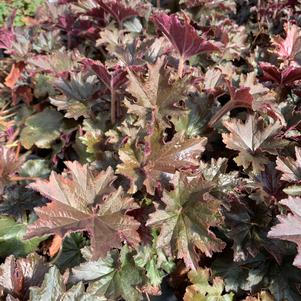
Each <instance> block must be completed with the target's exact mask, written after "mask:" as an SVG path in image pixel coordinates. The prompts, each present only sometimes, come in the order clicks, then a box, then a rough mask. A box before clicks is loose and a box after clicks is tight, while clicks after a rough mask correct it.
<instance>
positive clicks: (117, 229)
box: [26, 162, 139, 259]
mask: <svg viewBox="0 0 301 301" xmlns="http://www.w3.org/2000/svg"><path fill="white" fill-rule="evenodd" d="M65 164H66V166H67V167H68V168H69V171H68V172H67V174H65V175H58V174H57V173H55V172H52V173H51V175H50V179H49V181H43V180H38V181H37V182H36V183H33V184H31V185H30V186H31V187H32V188H33V189H35V190H37V191H39V192H40V193H41V194H42V195H44V196H45V197H47V198H49V199H50V200H51V202H50V203H48V204H47V206H45V207H41V208H37V209H35V211H36V213H37V215H38V216H39V219H38V220H37V221H36V222H35V223H33V224H31V225H29V227H28V230H27V235H26V237H27V238H31V237H34V236H41V235H46V234H57V235H59V236H61V237H62V238H64V237H65V236H66V235H67V234H68V233H70V232H79V231H88V233H89V235H90V239H91V245H92V249H93V253H94V259H97V258H98V257H103V256H105V255H106V253H107V252H108V251H109V250H110V249H111V248H119V247H121V243H122V242H123V241H124V240H126V241H128V242H129V243H131V244H134V245H135V244H137V243H138V242H139V235H138V233H137V231H136V230H137V229H138V227H139V223H138V222H137V221H135V220H134V218H132V217H130V216H128V215H126V212H127V211H128V210H131V209H134V208H136V207H137V206H136V204H135V203H134V202H133V199H131V198H129V197H126V196H125V195H124V193H123V191H122V188H121V187H119V189H117V190H115V189H114V188H113V187H112V185H111V184H112V182H113V181H114V179H115V177H114V174H113V170H112V169H111V168H108V169H107V170H106V171H103V172H100V173H97V174H95V173H94V172H93V171H92V170H90V169H89V168H88V165H87V164H86V165H80V164H79V163H78V162H65Z"/></svg>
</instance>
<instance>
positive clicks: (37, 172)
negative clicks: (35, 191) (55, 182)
mask: <svg viewBox="0 0 301 301" xmlns="http://www.w3.org/2000/svg"><path fill="white" fill-rule="evenodd" d="M49 174H50V169H49V166H48V162H47V161H46V160H43V159H33V160H28V161H26V162H25V163H24V164H23V165H22V166H21V171H20V175H21V176H22V177H38V178H47V177H48V176H49Z"/></svg>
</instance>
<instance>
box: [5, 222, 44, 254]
mask: <svg viewBox="0 0 301 301" xmlns="http://www.w3.org/2000/svg"><path fill="white" fill-rule="evenodd" d="M26 227H27V225H26V224H21V223H17V222H16V221H15V220H14V219H13V218H11V217H8V216H0V256H2V257H5V256H9V255H11V254H13V255H15V256H26V255H27V254H28V253H30V252H33V251H34V250H36V249H37V247H38V245H39V243H40V242H41V241H43V240H45V237H44V238H40V237H37V238H33V239H30V240H23V236H24V234H25V232H26Z"/></svg>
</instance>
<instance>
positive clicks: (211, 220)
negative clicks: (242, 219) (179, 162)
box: [147, 173, 225, 269]
mask: <svg viewBox="0 0 301 301" xmlns="http://www.w3.org/2000/svg"><path fill="white" fill-rule="evenodd" d="M172 184H173V186H174V190H172V191H169V192H168V191H164V194H163V198H162V201H163V202H164V203H165V205H166V206H165V208H162V209H161V208H160V207H157V208H156V211H155V212H154V213H152V214H151V215H150V219H149V220H148V222H147V225H149V226H154V227H156V228H160V235H159V237H158V240H157V247H158V248H163V249H164V250H165V251H166V252H167V254H170V255H173V256H176V257H177V258H183V259H184V261H185V263H186V265H187V266H188V267H190V268H193V269H195V268H196V267H197V266H198V254H197V252H196V249H198V250H200V251H201V252H202V253H204V254H205V255H206V256H209V257H211V256H212V254H213V252H220V251H221V250H222V249H223V248H224V246H225V244H224V243H223V242H222V241H221V240H220V239H218V238H216V236H215V235H214V233H213V232H212V231H211V230H210V227H216V226H219V225H220V224H221V223H222V216H221V213H220V202H219V201H218V200H216V199H214V198H213V197H212V196H210V194H209V191H210V189H211V188H212V184H210V183H208V182H206V181H204V180H202V178H201V177H196V178H194V179H192V180H191V181H189V180H188V179H187V178H186V177H185V176H184V175H183V174H180V173H176V175H175V177H174V179H173V181H172Z"/></svg>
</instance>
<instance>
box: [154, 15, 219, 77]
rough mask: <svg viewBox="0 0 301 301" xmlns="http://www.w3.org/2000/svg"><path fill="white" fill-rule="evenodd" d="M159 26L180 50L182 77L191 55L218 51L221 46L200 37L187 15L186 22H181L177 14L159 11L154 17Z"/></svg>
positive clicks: (180, 74)
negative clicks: (184, 66) (185, 64)
mask: <svg viewBox="0 0 301 301" xmlns="http://www.w3.org/2000/svg"><path fill="white" fill-rule="evenodd" d="M152 19H153V21H154V22H155V24H156V25H157V27H158V28H159V29H160V31H162V32H163V33H164V35H165V36H166V37H167V38H168V40H169V41H170V42H171V43H172V45H173V47H175V48H176V50H177V51H178V54H179V57H180V62H179V66H180V67H179V69H178V70H179V76H180V77H182V72H183V64H184V62H185V61H186V60H187V59H189V58H190V57H191V56H193V55H196V54H199V53H201V52H211V51H218V50H219V48H218V47H217V46H215V45H214V44H213V43H211V42H209V41H206V40H205V39H204V38H202V37H200V36H199V35H198V33H197V31H196V30H195V28H194V27H193V26H192V25H191V24H189V22H190V21H189V19H188V17H187V16H185V20H184V24H183V23H181V21H180V20H179V18H178V16H177V15H170V16H169V15H167V14H165V13H163V12H162V13H158V14H156V15H154V16H153V17H152Z"/></svg>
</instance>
